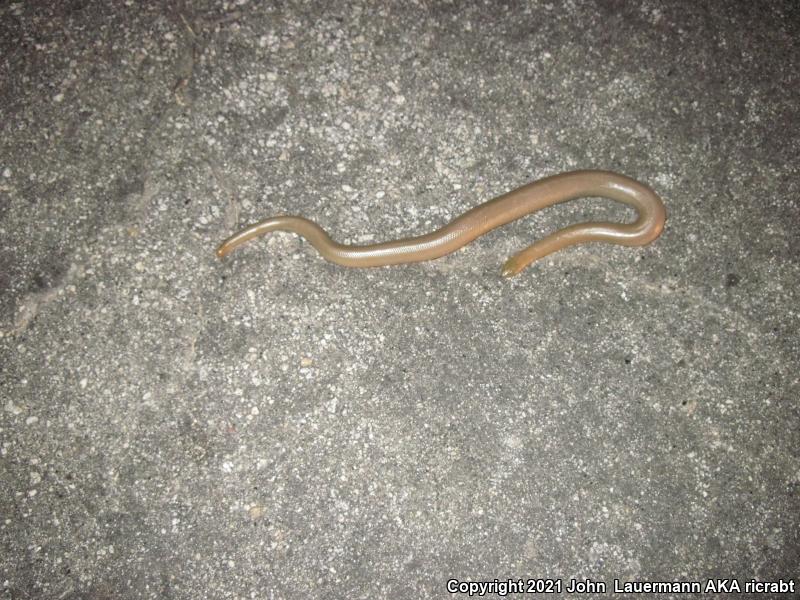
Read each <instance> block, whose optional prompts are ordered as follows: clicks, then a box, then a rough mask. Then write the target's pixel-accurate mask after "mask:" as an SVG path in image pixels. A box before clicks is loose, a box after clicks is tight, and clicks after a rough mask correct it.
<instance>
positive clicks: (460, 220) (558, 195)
mask: <svg viewBox="0 0 800 600" xmlns="http://www.w3.org/2000/svg"><path fill="white" fill-rule="evenodd" d="M582 197H603V198H609V199H611V200H616V201H617V202H622V203H623V204H626V205H628V206H630V207H631V208H633V209H635V210H636V212H637V214H638V216H637V218H636V220H635V221H634V222H633V223H607V222H589V223H580V224H577V225H570V226H569V227H565V228H564V229H560V230H558V231H556V232H554V233H551V234H550V235H548V236H546V237H544V238H543V239H541V240H538V241H536V242H534V243H533V244H531V245H530V246H528V247H527V248H525V249H524V250H522V251H521V252H519V253H517V254H515V255H514V256H512V257H511V258H509V259H508V260H507V261H506V263H505V264H504V265H503V269H502V275H503V276H504V277H512V276H514V275H516V274H517V273H519V272H520V271H522V269H524V268H525V267H526V266H528V265H529V264H530V263H532V262H533V261H535V260H538V259H540V258H542V257H543V256H547V255H548V254H551V253H553V252H556V251H557V250H561V249H562V248H566V247H567V246H573V245H575V244H582V243H584V242H609V243H611V244H620V245H622V246H643V245H645V244H649V243H650V242H652V241H653V240H655V239H656V238H657V237H658V236H659V235H661V231H662V230H663V229H664V221H665V220H666V210H665V209H664V203H663V202H662V201H661V198H659V197H658V195H657V194H656V193H655V192H654V191H653V190H652V189H650V187H648V186H647V185H645V184H644V183H641V182H640V181H636V180H635V179H631V178H630V177H626V176H625V175H620V174H619V173H613V172H611V171H571V172H568V173H561V174H559V175H553V176H552V177H546V178H544V179H539V180H538V181H534V182H532V183H529V184H527V185H523V186H522V187H520V188H517V189H515V190H512V191H510V192H508V193H506V194H503V195H502V196H498V197H497V198H494V199H493V200H489V201H488V202H485V203H483V204H481V205H479V206H476V207H475V208H472V209H470V210H468V211H467V212H465V213H464V214H462V215H461V216H459V217H456V218H455V219H453V220H452V221H451V222H450V223H448V224H447V225H445V226H444V227H442V228H440V229H437V230H436V231H434V232H432V233H428V234H425V235H420V236H416V237H410V238H405V239H400V240H393V241H388V242H382V243H379V244H369V245H365V246H354V245H353V246H351V245H345V244H340V243H338V242H335V241H333V240H332V239H331V237H330V236H329V235H328V234H327V233H326V232H325V230H324V229H322V228H321V227H320V226H319V225H317V224H316V223H314V222H313V221H309V220H308V219H305V218H303V217H296V216H283V215H282V216H277V217H271V218H269V219H265V220H263V221H260V222H258V223H255V224H253V225H250V226H249V227H246V228H244V229H242V230H241V231H239V232H238V233H236V234H234V235H232V236H231V237H229V238H228V239H226V240H225V241H224V242H222V244H220V246H219V247H218V248H217V256H219V257H220V258H222V257H223V256H225V255H227V254H229V253H230V252H231V251H232V250H234V249H235V248H238V247H239V246H241V245H242V244H244V243H245V242H247V241H248V240H251V239H253V238H255V237H258V236H261V235H264V234H266V233H269V232H270V231H290V232H292V233H296V234H298V235H300V236H302V237H304V238H306V239H307V240H308V241H309V242H310V243H311V245H312V246H314V248H316V249H317V251H319V253H320V254H321V255H322V256H323V257H324V258H325V259H327V260H329V261H330V262H333V263H336V264H337V265H342V266H345V267H381V266H384V265H395V264H400V263H411V262H420V261H424V260H431V259H434V258H439V257H441V256H445V255H446V254H450V253H451V252H455V251H456V250H458V249H459V248H461V247H462V246H464V245H466V244H468V243H470V242H471V241H472V240H474V239H475V238H477V237H479V236H481V235H483V234H484V233H486V232H488V231H491V230H493V229H495V228H497V227H500V226H501V225H505V224H506V223H510V222H511V221H514V220H516V219H519V218H520V217H523V216H525V215H528V214H531V213H534V212H536V211H537V210H541V209H542V208H545V207H547V206H551V205H553V204H558V203H559V202H567V201H568V200H574V199H576V198H582Z"/></svg>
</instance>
